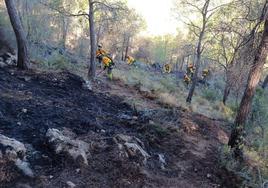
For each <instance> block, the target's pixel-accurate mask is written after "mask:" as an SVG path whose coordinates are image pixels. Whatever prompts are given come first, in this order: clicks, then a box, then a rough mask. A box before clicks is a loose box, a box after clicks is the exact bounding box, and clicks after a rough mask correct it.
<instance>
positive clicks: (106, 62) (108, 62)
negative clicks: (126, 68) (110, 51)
mask: <svg viewBox="0 0 268 188" xmlns="http://www.w3.org/2000/svg"><path fill="white" fill-rule="evenodd" d="M100 60H101V62H102V64H103V70H105V69H107V77H108V78H109V79H110V80H112V79H113V74H112V70H113V67H114V62H113V60H112V59H111V58H110V57H108V56H106V55H100Z"/></svg>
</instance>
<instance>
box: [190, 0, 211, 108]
mask: <svg viewBox="0 0 268 188" xmlns="http://www.w3.org/2000/svg"><path fill="white" fill-rule="evenodd" d="M209 3H210V0H207V1H206V2H205V4H204V6H203V10H202V16H203V23H202V30H201V32H200V34H199V39H198V45H197V49H196V63H195V73H194V76H193V84H192V86H191V88H190V91H189V94H188V97H187V99H186V102H187V103H191V102H192V97H193V95H194V90H195V87H196V85H197V81H198V71H199V67H200V61H201V54H202V43H203V38H204V35H205V30H206V25H207V13H208V7H209Z"/></svg>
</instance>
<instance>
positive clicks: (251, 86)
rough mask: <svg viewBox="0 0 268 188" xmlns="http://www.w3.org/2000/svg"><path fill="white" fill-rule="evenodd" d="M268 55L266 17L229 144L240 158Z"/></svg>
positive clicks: (267, 21)
mask: <svg viewBox="0 0 268 188" xmlns="http://www.w3.org/2000/svg"><path fill="white" fill-rule="evenodd" d="M267 53H268V18H267V17H266V18H265V24H264V32H263V36H262V40H261V43H260V45H259V47H258V49H257V52H256V54H255V58H254V62H253V65H252V67H251V70H250V73H249V77H248V82H247V86H246V89H245V92H244V95H243V98H242V100H241V103H240V107H239V110H238V113H237V115H236V119H235V122H234V125H235V127H234V129H233V130H232V133H231V137H230V139H229V143H228V145H230V146H231V148H233V149H234V154H235V156H236V157H238V158H239V157H240V156H241V154H242V147H243V144H244V138H243V137H244V131H245V124H246V121H247V117H248V115H249V112H250V108H251V105H252V100H253V97H254V94H255V91H256V87H257V85H258V83H259V81H260V77H261V72H262V69H263V66H264V64H265V61H266V58H267Z"/></svg>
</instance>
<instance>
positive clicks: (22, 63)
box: [5, 0, 29, 69]
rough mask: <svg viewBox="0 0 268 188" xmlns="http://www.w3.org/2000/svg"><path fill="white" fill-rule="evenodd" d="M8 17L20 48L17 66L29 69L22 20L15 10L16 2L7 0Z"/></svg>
mask: <svg viewBox="0 0 268 188" xmlns="http://www.w3.org/2000/svg"><path fill="white" fill-rule="evenodd" d="M5 3H6V7H7V11H8V15H9V18H10V22H11V25H12V27H13V30H14V32H15V35H16V41H17V46H18V63H17V66H18V68H20V69H27V68H28V63H29V54H28V46H27V40H26V36H25V33H24V30H23V27H22V24H21V22H20V18H19V16H18V13H17V11H16V9H15V4H14V0H5Z"/></svg>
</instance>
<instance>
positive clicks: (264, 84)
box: [262, 75, 268, 89]
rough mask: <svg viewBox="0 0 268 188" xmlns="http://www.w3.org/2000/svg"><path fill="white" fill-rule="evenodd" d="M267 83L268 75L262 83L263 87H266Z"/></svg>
mask: <svg viewBox="0 0 268 188" xmlns="http://www.w3.org/2000/svg"><path fill="white" fill-rule="evenodd" d="M267 84H268V75H267V76H266V77H265V79H264V81H263V83H262V88H263V89H265V88H266V86H267Z"/></svg>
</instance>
